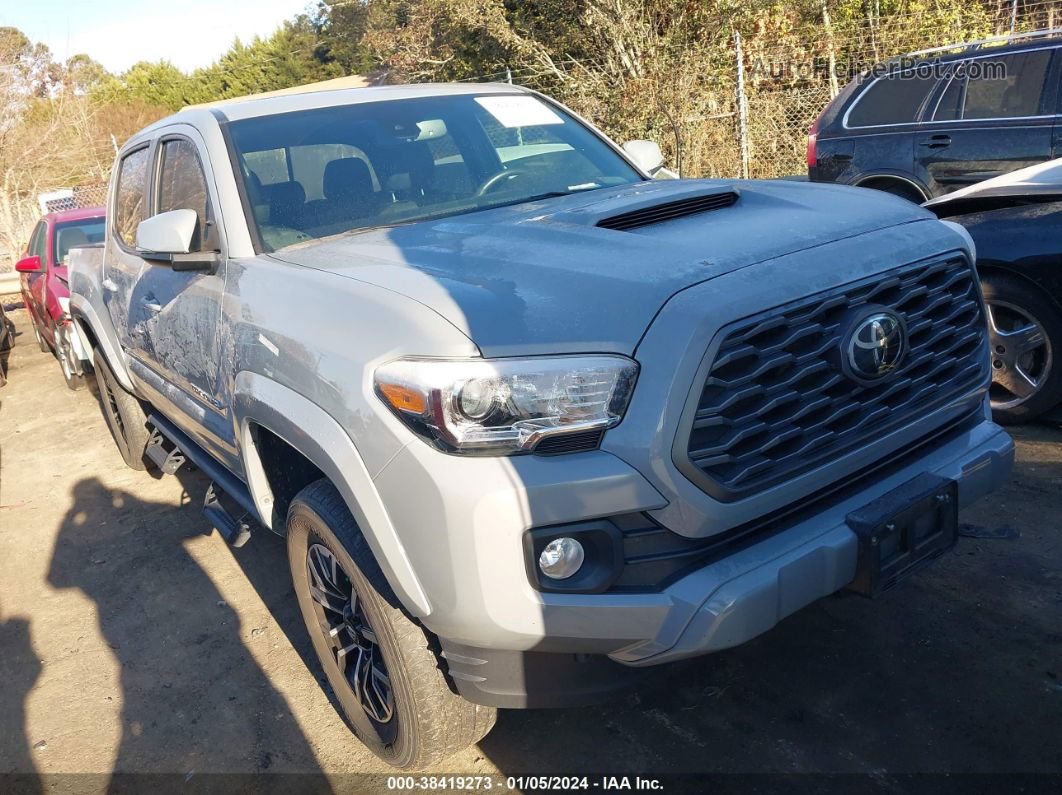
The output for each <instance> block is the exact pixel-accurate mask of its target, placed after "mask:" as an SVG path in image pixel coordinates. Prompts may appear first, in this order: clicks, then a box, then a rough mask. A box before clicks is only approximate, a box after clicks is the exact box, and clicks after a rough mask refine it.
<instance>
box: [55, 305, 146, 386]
mask: <svg viewBox="0 0 1062 795" xmlns="http://www.w3.org/2000/svg"><path fill="white" fill-rule="evenodd" d="M70 317H71V318H73V320H74V327H75V328H76V329H77V334H78V337H79V338H80V339H81V343H82V344H83V345H84V346H85V350H87V351H91V350H92V343H91V340H90V339H89V338H88V335H87V334H86V333H85V329H86V327H87V328H88V330H89V331H90V332H91V335H92V337H93V338H94V339H95V341H96V346H97V347H98V348H99V349H100V353H102V354H103V358H104V359H106V360H107V364H109V365H110V366H111V372H113V373H114V377H115V378H117V379H118V383H119V384H121V385H122V387H123V388H124V389H125V390H126V391H128V392H131V393H133V394H136V390H135V389H134V388H133V381H132V379H130V378H129V371H128V370H126V369H125V359H123V358H122V356H121V355H120V352H119V351H117V350H115V347H114V345H113V344H112V342H111V340H112V339H113V337H112V335H110V334H108V333H107V331H108V327H107V326H106V325H104V323H103V322H102V321H101V320H100V317H99V315H97V314H96V310H95V309H94V308H93V306H92V304H91V303H90V302H89V301H87V300H86V299H85V297H84V296H82V295H78V294H76V293H72V294H71V295H70ZM90 356H91V354H90ZM90 363H91V359H90Z"/></svg>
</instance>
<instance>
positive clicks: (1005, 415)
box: [981, 274, 1062, 424]
mask: <svg viewBox="0 0 1062 795" xmlns="http://www.w3.org/2000/svg"><path fill="white" fill-rule="evenodd" d="M981 289H982V290H983V292H984V296H985V309H986V310H987V313H988V344H989V348H990V351H989V353H990V355H991V357H992V358H991V361H992V388H991V392H990V396H991V400H992V414H993V416H994V417H995V418H996V420H997V421H999V422H1001V423H1004V424H1014V423H1019V422H1028V421H1029V420H1033V419H1036V418H1037V417H1039V416H1040V415H1041V414H1043V413H1045V412H1046V411H1048V410H1050V409H1052V408H1054V406H1056V405H1057V404H1058V402H1059V401H1060V400H1062V362H1059V360H1058V357H1059V356H1060V355H1062V311H1060V310H1059V308H1058V306H1057V305H1055V304H1054V302H1052V301H1051V300H1050V299H1049V298H1048V297H1047V296H1046V295H1044V293H1043V292H1042V291H1041V290H1039V289H1037V288H1036V287H1034V286H1033V285H1031V284H1029V283H1027V282H1024V281H1022V280H1020V279H1016V278H1014V277H1011V276H1006V275H1001V274H988V275H986V276H984V277H983V278H982V279H981Z"/></svg>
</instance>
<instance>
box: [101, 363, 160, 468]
mask: <svg viewBox="0 0 1062 795" xmlns="http://www.w3.org/2000/svg"><path fill="white" fill-rule="evenodd" d="M92 366H93V369H95V371H96V385H97V386H98V387H99V398H100V408H101V409H102V410H103V418H104V419H105V420H106V421H107V427H108V428H110V430H111V436H113V437H114V443H115V444H116V445H118V452H119V453H121V454H122V460H124V461H125V463H126V464H127V465H128V466H129V467H130V468H131V469H141V470H143V469H147V461H146V460H145V459H144V451H145V450H146V449H147V443H148V439H149V438H150V434H149V433H148V429H147V412H145V411H144V406H143V404H142V403H141V402H140V401H139V400H137V399H136V397H134V396H133V395H131V394H129V393H128V392H126V391H125V390H124V389H123V388H122V385H121V384H119V383H118V380H117V379H116V378H115V377H114V373H113V372H111V367H110V365H109V364H107V360H106V358H104V356H103V354H102V353H100V351H99V348H97V349H96V350H94V351H93V352H92Z"/></svg>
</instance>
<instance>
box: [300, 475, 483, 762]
mask: <svg viewBox="0 0 1062 795" xmlns="http://www.w3.org/2000/svg"><path fill="white" fill-rule="evenodd" d="M288 561H289V563H290V565H291V575H292V580H293V582H294V585H295V594H296V596H297V597H298V601H299V607H300V609H301V611H302V617H303V619H304V620H305V622H306V628H307V629H308V630H309V633H310V638H311V640H312V641H313V646H314V649H315V650H316V652H317V656H318V658H319V659H320V661H321V665H322V666H323V667H324V670H325V674H326V675H327V677H328V681H329V683H330V684H331V685H332V689H333V691H334V692H335V695H336V698H337V699H338V700H339V703H340V705H341V706H342V708H343V712H344V714H345V715H346V718H347V720H348V722H349V724H350V726H351V727H352V728H353V730H354V733H355V734H356V735H357V736H358V739H360V740H361V741H362V742H363V743H364V744H365V745H366V746H367V747H368V748H369V750H371V751H372V752H373V753H375V754H376V755H377V756H379V757H380V758H382V759H383V760H385V761H386V762H388V763H389V764H391V765H393V766H395V767H398V768H423V767H425V766H428V765H431V764H434V763H436V762H438V761H440V760H442V759H445V758H446V757H448V756H450V755H451V754H453V753H455V752H457V751H459V750H461V749H462V748H465V747H467V746H469V745H471V744H473V743H475V742H478V741H479V740H480V739H482V738H483V737H484V736H485V735H486V734H487V732H488V731H490V729H491V727H492V726H493V725H494V720H495V715H496V710H495V709H493V708H492V707H483V706H478V705H476V704H472V703H471V702H469V701H465V700H464V699H463V698H461V697H460V696H458V695H456V694H455V693H453V692H452V691H451V690H450V688H449V686H448V685H447V682H446V677H445V675H444V674H443V672H442V670H441V667H440V666H441V663H440V661H439V658H438V657H437V656H436V654H435V652H434V651H433V650H432V644H433V642H434V637H433V636H432V635H431V634H430V633H428V632H427V631H426V630H424V628H423V627H421V626H420V625H419V624H418V623H417V622H416V621H414V620H413V619H412V618H410V617H409V616H408V615H406V613H405V612H403V610H402V608H401V607H400V606H399V604H398V600H397V598H396V597H395V595H394V592H393V591H392V590H391V588H390V586H389V585H388V584H387V581H386V579H384V576H383V573H382V572H381V571H380V567H379V565H378V564H377V563H376V559H375V558H374V557H373V554H372V552H371V551H370V550H369V547H368V545H367V544H366V542H365V538H364V537H363V536H362V534H361V531H360V530H359V529H358V526H357V524H355V522H354V518H353V517H352V516H351V515H350V511H348V510H347V506H346V504H345V503H344V502H343V499H342V497H341V496H340V495H339V492H338V491H336V489H335V487H334V486H333V485H332V484H331V483H329V482H328V481H327V480H319V481H317V482H316V483H312V484H310V485H309V486H307V487H306V488H305V489H303V490H302V491H300V492H299V494H298V495H296V497H295V499H294V500H293V501H292V503H291V507H290V509H289V510H288Z"/></svg>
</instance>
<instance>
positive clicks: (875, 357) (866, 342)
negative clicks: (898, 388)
mask: <svg viewBox="0 0 1062 795" xmlns="http://www.w3.org/2000/svg"><path fill="white" fill-rule="evenodd" d="M906 353H907V329H906V327H905V326H904V322H903V320H902V319H901V318H900V316H899V315H897V314H895V313H894V312H890V311H888V310H881V311H878V312H875V313H873V314H871V315H866V316H865V317H863V318H862V319H861V320H859V321H858V322H857V323H856V324H855V327H854V328H853V329H852V330H851V331H850V332H849V334H848V339H847V341H846V342H845V359H846V360H847V364H848V367H849V369H850V370H851V374H852V375H854V376H855V377H856V378H858V379H862V380H865V381H876V380H878V379H879V378H884V377H885V376H887V375H888V374H889V373H891V372H892V371H893V370H895V369H896V368H897V367H898V366H899V365H900V362H902V361H903V357H904V355H905V354H906Z"/></svg>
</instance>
